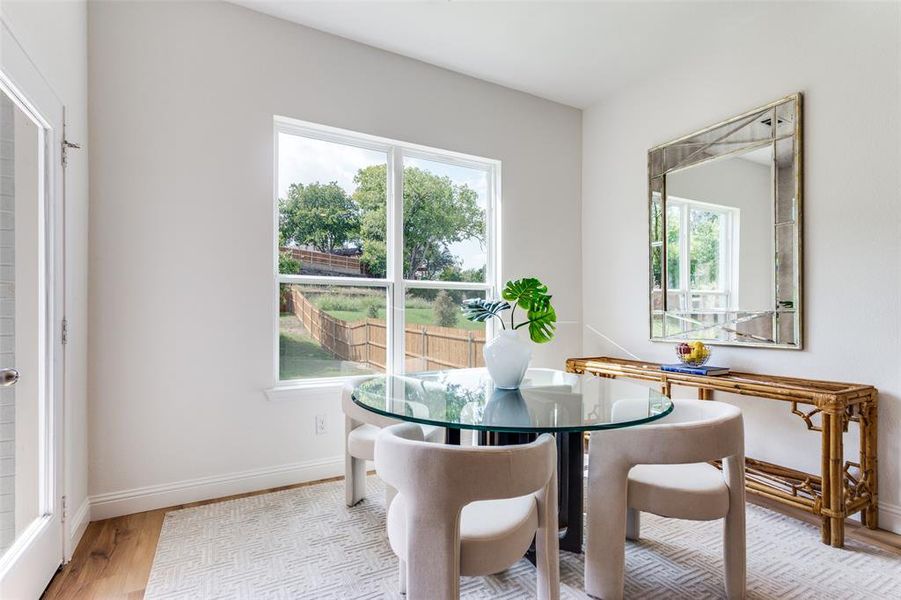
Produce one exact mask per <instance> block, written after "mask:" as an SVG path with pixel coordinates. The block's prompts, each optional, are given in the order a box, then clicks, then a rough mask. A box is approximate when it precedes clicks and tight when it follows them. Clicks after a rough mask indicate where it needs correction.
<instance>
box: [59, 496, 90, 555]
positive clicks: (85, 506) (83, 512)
mask: <svg viewBox="0 0 901 600" xmlns="http://www.w3.org/2000/svg"><path fill="white" fill-rule="evenodd" d="M90 522H91V499H90V498H87V497H86V498H85V499H84V501H83V502H82V503H81V506H79V507H78V510H77V511H75V514H74V515H73V516H72V518H71V519H70V520H69V522H68V523H67V526H66V536H67V537H66V544H67V545H66V555H65V562H69V561H70V560H71V559H72V554H74V552H75V549H76V548H77V547H78V542H80V541H81V536H83V535H84V532H85V530H86V529H87V528H88V523H90Z"/></svg>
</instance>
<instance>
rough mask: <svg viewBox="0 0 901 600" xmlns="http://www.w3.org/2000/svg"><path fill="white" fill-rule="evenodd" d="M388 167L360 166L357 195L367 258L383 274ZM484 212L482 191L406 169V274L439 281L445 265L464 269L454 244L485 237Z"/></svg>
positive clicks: (364, 251) (421, 170)
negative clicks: (454, 253)
mask: <svg viewBox="0 0 901 600" xmlns="http://www.w3.org/2000/svg"><path fill="white" fill-rule="evenodd" d="M386 169H387V166H386V165H375V166H371V167H366V168H364V169H360V171H359V172H358V173H357V176H356V177H355V178H354V183H355V184H356V185H357V189H356V191H355V192H354V194H353V197H354V199H355V200H356V201H357V203H358V204H359V206H360V208H361V210H362V212H363V218H362V226H361V230H360V234H361V238H362V244H363V262H364V263H365V264H366V265H367V267H368V268H369V270H370V272H372V273H373V274H375V273H378V274H379V275H383V274H384V266H383V265H384V264H385V256H386V255H385V251H386V244H385V223H386V220H385V210H386V200H385V199H386V198H387V193H386V189H385V188H386ZM484 237H485V214H484V211H483V210H482V209H481V208H480V207H479V205H478V194H477V193H476V192H475V190H473V189H472V188H470V187H469V186H467V185H465V184H464V185H459V184H455V183H454V182H453V181H451V179H450V178H449V177H440V176H438V175H435V174H434V173H430V172H428V171H425V170H423V169H419V168H417V167H405V168H404V277H405V278H407V279H436V278H438V277H439V275H440V274H441V273H442V272H443V271H445V269H453V268H454V267H456V268H457V269H458V270H459V265H457V261H456V259H455V257H454V255H453V254H452V253H451V251H450V248H449V247H450V245H451V244H453V243H454V242H460V241H463V240H468V239H477V240H479V241H484Z"/></svg>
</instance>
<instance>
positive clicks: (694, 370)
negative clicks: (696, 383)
mask: <svg viewBox="0 0 901 600" xmlns="http://www.w3.org/2000/svg"><path fill="white" fill-rule="evenodd" d="M660 370H661V371H669V372H670V373H685V374H686V375H710V376H716V375H728V374H729V368H728V367H708V366H706V365H705V366H703V367H691V366H689V365H683V364H682V363H679V364H675V365H660Z"/></svg>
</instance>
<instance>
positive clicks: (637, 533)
mask: <svg viewBox="0 0 901 600" xmlns="http://www.w3.org/2000/svg"><path fill="white" fill-rule="evenodd" d="M640 537H641V511H640V510H636V509H634V508H630V509H628V510H626V539H627V540H632V541H633V542H634V541H637V540H638V538H640Z"/></svg>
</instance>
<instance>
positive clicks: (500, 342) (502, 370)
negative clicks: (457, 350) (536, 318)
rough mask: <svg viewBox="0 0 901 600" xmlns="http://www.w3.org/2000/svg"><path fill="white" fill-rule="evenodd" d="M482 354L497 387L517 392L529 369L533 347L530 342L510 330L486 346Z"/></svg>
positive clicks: (501, 333)
mask: <svg viewBox="0 0 901 600" xmlns="http://www.w3.org/2000/svg"><path fill="white" fill-rule="evenodd" d="M482 354H483V355H484V356H485V366H486V367H487V368H488V373H489V374H490V375H491V379H492V380H494V385H495V387H499V388H501V389H503V390H515V389H517V388H518V387H519V384H520V383H522V378H523V377H525V375H526V369H528V368H529V361H530V360H532V347H531V346H530V345H529V344H528V342H524V341H522V340H520V339H519V337H518V336H517V335H516V332H515V331H511V330H509V329H508V330H505V331H502V332H500V334H498V335H497V337H495V338H494V339H493V340H491V341H490V342H488V343H487V344H485V348H484V350H482Z"/></svg>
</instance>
